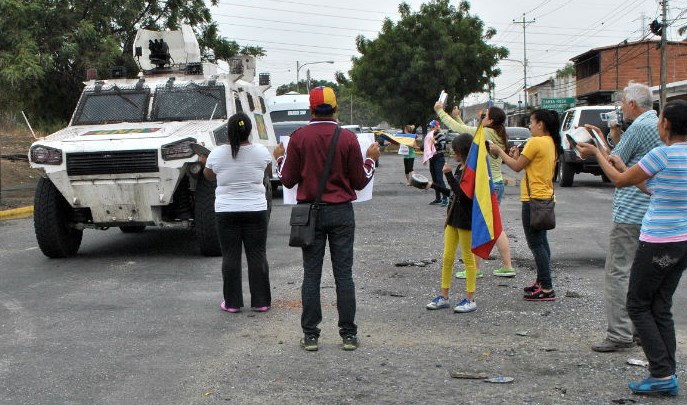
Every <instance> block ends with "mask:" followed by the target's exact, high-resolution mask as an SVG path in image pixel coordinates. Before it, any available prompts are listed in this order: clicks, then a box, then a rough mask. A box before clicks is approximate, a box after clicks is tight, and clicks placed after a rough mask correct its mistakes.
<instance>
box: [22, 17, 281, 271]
mask: <svg viewBox="0 0 687 405" xmlns="http://www.w3.org/2000/svg"><path fill="white" fill-rule="evenodd" d="M134 55H135V57H136V58H137V60H138V63H139V65H140V67H141V73H140V74H139V77H138V78H136V79H127V78H117V79H111V80H90V81H89V82H88V83H87V84H86V87H85V89H84V91H83V93H82V95H81V98H80V99H79V102H78V105H77V106H76V110H75V111H74V114H73V116H72V119H71V121H70V123H69V126H67V127H66V128H64V129H62V130H60V131H58V132H55V133H53V134H51V135H49V136H47V137H45V138H42V139H40V140H38V141H36V142H35V143H34V144H33V145H32V146H31V149H30V151H29V159H30V162H31V166H32V167H34V168H41V169H43V170H44V172H45V175H44V176H43V177H42V178H41V179H40V180H39V182H38V186H37V188H36V194H35V200H34V227H35V232H36V238H37V240H38V245H39V247H40V249H41V251H42V252H43V253H44V254H45V255H46V256H48V257H53V258H57V257H67V256H71V255H75V254H76V252H77V251H78V249H79V246H80V244H81V239H82V236H83V231H84V229H87V228H88V229H107V228H110V227H119V228H120V229H121V230H122V231H123V232H140V231H142V230H144V229H145V228H146V227H147V226H159V227H182V228H188V229H193V230H194V231H195V234H196V239H197V242H198V245H199V247H200V252H201V253H202V254H204V255H208V256H214V255H219V254H221V252H220V247H219V242H218V239H217V233H216V229H215V211H214V200H215V186H216V184H215V183H214V182H210V181H208V180H206V179H205V178H204V176H203V175H202V168H203V167H202V165H201V163H200V162H199V159H198V156H197V155H196V154H195V153H194V152H193V150H192V149H191V147H190V145H191V144H192V143H197V144H200V145H203V146H205V147H206V148H208V149H210V150H212V149H213V148H214V147H215V146H217V145H220V144H224V143H228V134H227V125H226V122H227V118H228V117H229V116H231V115H232V114H234V113H236V112H239V111H243V112H245V113H247V114H248V115H249V116H250V117H251V120H252V121H253V128H254V132H253V135H252V141H253V142H259V143H262V144H264V145H265V146H267V147H268V149H270V150H273V149H274V147H275V146H276V141H275V136H274V130H273V128H272V123H271V120H270V117H269V114H268V113H267V109H266V105H265V101H264V95H263V91H264V90H266V88H268V87H269V79H268V77H261V82H263V81H264V82H265V83H260V84H261V85H262V86H259V85H258V86H256V85H254V84H253V80H254V77H255V59H254V58H253V57H251V56H241V57H236V58H234V59H232V60H230V61H229V73H227V74H217V66H216V65H215V64H212V63H206V62H201V61H200V60H201V59H200V51H199V46H198V42H197V41H196V38H195V36H194V34H193V31H192V30H191V28H190V27H187V26H185V27H182V29H181V30H179V31H167V32H157V31H147V30H140V31H139V32H138V34H137V36H136V40H135V43H134ZM261 76H262V75H261ZM264 79H266V80H264ZM274 180H276V179H271V176H270V175H269V174H268V175H266V176H265V182H264V184H265V189H266V190H265V192H266V196H267V199H268V207H271V198H272V193H271V183H270V182H271V181H274Z"/></svg>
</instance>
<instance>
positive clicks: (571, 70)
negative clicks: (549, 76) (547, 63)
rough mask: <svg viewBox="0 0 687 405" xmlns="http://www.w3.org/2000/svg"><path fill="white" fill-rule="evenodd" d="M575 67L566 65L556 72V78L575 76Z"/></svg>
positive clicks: (570, 64) (569, 64)
mask: <svg viewBox="0 0 687 405" xmlns="http://www.w3.org/2000/svg"><path fill="white" fill-rule="evenodd" d="M575 73H576V72H575V65H573V64H572V63H566V64H565V66H563V67H562V68H561V69H558V70H556V77H557V78H561V77H565V76H571V75H572V76H575Z"/></svg>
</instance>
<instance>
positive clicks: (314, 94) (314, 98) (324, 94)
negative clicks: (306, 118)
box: [310, 86, 336, 112]
mask: <svg viewBox="0 0 687 405" xmlns="http://www.w3.org/2000/svg"><path fill="white" fill-rule="evenodd" d="M334 108H336V95H335V94H334V90H333V89H332V88H331V87H325V86H320V87H315V88H314V89H312V90H310V109H311V110H314V111H318V112H328V111H329V110H333V109H334Z"/></svg>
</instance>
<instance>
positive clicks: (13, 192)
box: [0, 130, 41, 210]
mask: <svg viewBox="0 0 687 405" xmlns="http://www.w3.org/2000/svg"><path fill="white" fill-rule="evenodd" d="M33 141H34V138H33V136H32V135H31V133H30V132H28V131H20V130H4V131H2V132H0V156H1V158H0V191H1V192H2V195H1V196H0V210H6V209H11V208H17V207H23V206H27V205H31V204H33V190H34V188H35V185H36V182H37V181H38V178H39V177H40V176H41V171H40V170H37V169H32V168H31V167H30V166H29V162H28V159H27V154H28V151H29V147H30V146H31V144H32V143H33Z"/></svg>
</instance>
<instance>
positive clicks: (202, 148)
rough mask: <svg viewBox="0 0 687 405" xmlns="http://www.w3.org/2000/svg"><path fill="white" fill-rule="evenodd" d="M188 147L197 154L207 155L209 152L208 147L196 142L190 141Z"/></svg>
mask: <svg viewBox="0 0 687 405" xmlns="http://www.w3.org/2000/svg"><path fill="white" fill-rule="evenodd" d="M189 147H190V148H191V150H192V151H193V152H194V153H195V154H196V155H198V156H203V155H205V156H208V155H209V154H210V149H208V148H206V147H205V146H203V145H201V144H198V143H190V144H189Z"/></svg>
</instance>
